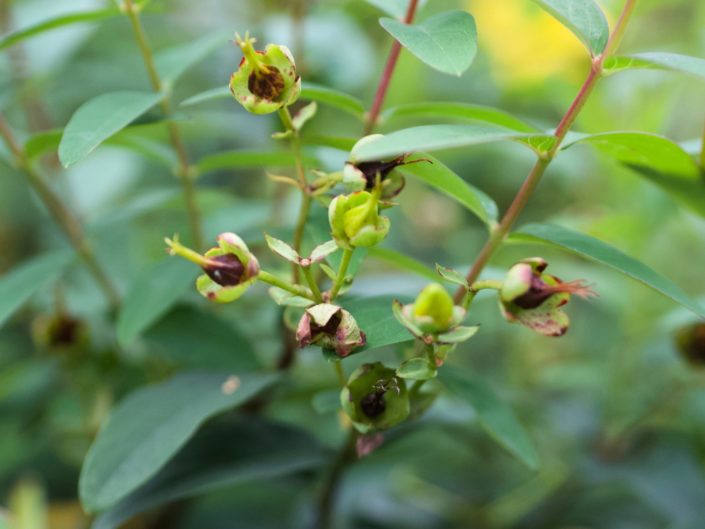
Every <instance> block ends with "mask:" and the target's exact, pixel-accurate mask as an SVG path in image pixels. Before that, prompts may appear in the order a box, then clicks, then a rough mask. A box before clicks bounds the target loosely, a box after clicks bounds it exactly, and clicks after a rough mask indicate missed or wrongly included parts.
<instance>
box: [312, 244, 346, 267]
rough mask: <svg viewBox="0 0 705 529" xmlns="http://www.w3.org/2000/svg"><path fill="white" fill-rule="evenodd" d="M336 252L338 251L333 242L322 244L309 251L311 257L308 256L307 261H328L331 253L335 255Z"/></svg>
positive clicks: (336, 245)
mask: <svg viewBox="0 0 705 529" xmlns="http://www.w3.org/2000/svg"><path fill="white" fill-rule="evenodd" d="M338 250H340V247H339V246H338V243H337V242H335V241H334V240H330V241H327V242H324V243H323V244H319V245H318V246H316V247H315V248H314V249H313V250H311V255H309V256H308V259H309V260H310V261H311V263H319V262H321V261H323V260H324V259H328V257H329V256H330V255H331V254H332V253H335V252H337V251H338Z"/></svg>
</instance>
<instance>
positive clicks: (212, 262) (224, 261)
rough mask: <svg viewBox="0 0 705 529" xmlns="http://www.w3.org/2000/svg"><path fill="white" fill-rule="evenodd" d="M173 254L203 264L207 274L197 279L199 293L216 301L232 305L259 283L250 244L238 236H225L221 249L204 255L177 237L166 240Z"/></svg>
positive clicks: (213, 249)
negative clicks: (232, 302)
mask: <svg viewBox="0 0 705 529" xmlns="http://www.w3.org/2000/svg"><path fill="white" fill-rule="evenodd" d="M165 241H166V243H167V245H168V246H169V253H171V255H180V256H181V257H183V258H185V259H188V260H189V261H192V262H194V263H196V264H197V265H199V266H200V267H201V268H202V269H203V271H204V272H205V275H202V276H199V277H198V278H197V279H196V289H197V290H198V292H199V293H200V294H201V295H202V296H204V297H205V298H208V299H210V300H212V301H216V302H218V303H229V302H231V301H235V300H236V299H237V298H239V297H240V296H242V295H243V294H244V293H245V291H246V290H247V289H248V288H249V287H250V285H251V284H252V283H254V282H255V281H256V280H257V275H258V274H259V263H258V262H257V258H256V257H255V256H254V255H253V254H252V253H251V252H250V250H249V248H248V247H247V245H246V244H245V243H244V242H243V240H242V239H240V237H238V236H237V235H235V234H234V233H230V232H226V233H221V234H220V235H218V237H217V241H218V246H217V247H215V248H211V249H210V250H208V251H207V252H206V253H205V254H204V255H200V254H199V253H197V252H194V251H193V250H191V249H189V248H186V247H185V246H183V245H182V244H181V243H179V241H178V239H177V238H176V237H175V238H174V239H173V240H172V239H165Z"/></svg>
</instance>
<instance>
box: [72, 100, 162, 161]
mask: <svg viewBox="0 0 705 529" xmlns="http://www.w3.org/2000/svg"><path fill="white" fill-rule="evenodd" d="M161 97H162V95H161V94H149V93H144V92H112V93H109V94H103V95H100V96H98V97H96V98H94V99H91V100H90V101H88V102H86V103H84V104H83V105H81V106H80V107H79V109H78V110H77V111H76V112H75V113H74V115H73V116H71V119H70V120H69V123H68V125H66V128H65V129H64V134H63V136H62V138H61V143H60V144H59V159H60V160H61V163H62V164H63V165H64V167H68V166H70V165H73V164H75V163H76V162H79V161H81V160H82V159H83V158H85V157H86V156H88V154H90V153H91V151H93V149H95V148H96V147H98V145H100V144H101V143H103V142H104V141H105V140H107V139H108V138H110V137H111V136H112V135H113V134H115V133H116V132H118V131H120V130H121V129H123V128H125V127H126V126H127V125H129V124H130V123H131V122H132V121H134V120H135V119H137V118H138V117H140V116H141V115H142V114H144V113H145V112H147V110H149V109H150V108H152V107H153V106H154V105H156V104H157V103H158V102H159V100H160V99H161Z"/></svg>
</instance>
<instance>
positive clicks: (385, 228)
mask: <svg viewBox="0 0 705 529" xmlns="http://www.w3.org/2000/svg"><path fill="white" fill-rule="evenodd" d="M328 220H329V222H330V228H331V233H332V235H333V238H334V239H335V241H336V242H337V243H338V246H340V247H341V248H355V247H360V248H367V247H370V246H375V245H377V244H379V243H380V242H382V241H383V240H384V238H385V237H386V236H387V233H389V227H390V223H389V218H387V217H383V216H381V215H380V214H379V191H378V190H375V191H374V192H372V193H368V192H367V191H359V192H357V193H352V194H351V195H339V196H337V197H335V199H333V201H332V202H331V203H330V206H329V207H328Z"/></svg>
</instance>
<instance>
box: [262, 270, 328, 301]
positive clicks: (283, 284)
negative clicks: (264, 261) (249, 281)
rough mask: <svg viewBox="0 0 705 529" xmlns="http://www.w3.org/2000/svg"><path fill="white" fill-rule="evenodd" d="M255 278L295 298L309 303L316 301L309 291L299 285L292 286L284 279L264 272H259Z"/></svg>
mask: <svg viewBox="0 0 705 529" xmlns="http://www.w3.org/2000/svg"><path fill="white" fill-rule="evenodd" d="M257 278H258V279H260V280H261V281H264V282H265V283H269V284H270V285H272V286H275V287H278V288H281V289H282V290H286V291H287V292H290V293H292V294H294V295H295V296H300V297H302V298H306V299H310V300H311V301H316V299H315V297H314V295H313V292H311V291H310V290H309V289H307V288H304V287H302V286H300V285H294V284H293V283H290V282H289V281H287V280H286V279H281V278H279V277H277V276H275V275H273V274H270V273H269V272H267V271H266V270H260V271H259V275H258V276H257Z"/></svg>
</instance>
